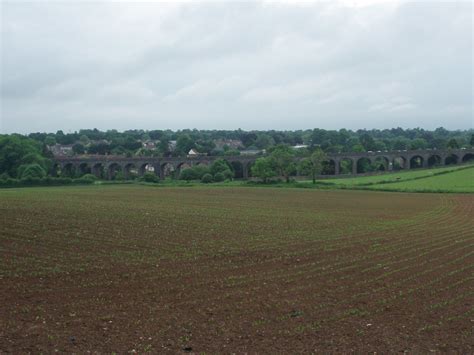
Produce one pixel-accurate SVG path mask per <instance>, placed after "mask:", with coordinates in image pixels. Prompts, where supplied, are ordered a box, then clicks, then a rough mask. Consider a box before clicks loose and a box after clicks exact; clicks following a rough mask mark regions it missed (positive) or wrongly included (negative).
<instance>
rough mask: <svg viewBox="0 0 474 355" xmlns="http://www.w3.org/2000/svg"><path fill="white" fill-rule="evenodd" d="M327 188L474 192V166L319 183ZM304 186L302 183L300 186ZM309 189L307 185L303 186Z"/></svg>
mask: <svg viewBox="0 0 474 355" xmlns="http://www.w3.org/2000/svg"><path fill="white" fill-rule="evenodd" d="M319 182H321V183H323V184H325V185H326V186H327V187H334V188H346V189H360V188H363V189H372V190H387V191H401V192H474V165H468V166H457V167H443V168H436V169H422V170H414V171H400V172H394V173H387V174H380V175H373V176H359V177H351V178H342V179H328V180H320V181H319ZM300 184H301V183H300ZM303 184H305V185H308V184H309V183H308V182H303Z"/></svg>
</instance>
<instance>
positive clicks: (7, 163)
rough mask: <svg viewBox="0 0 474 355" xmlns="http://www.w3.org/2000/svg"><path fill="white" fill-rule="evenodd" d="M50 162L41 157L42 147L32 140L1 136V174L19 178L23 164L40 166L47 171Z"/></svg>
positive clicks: (15, 136)
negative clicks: (19, 169)
mask: <svg viewBox="0 0 474 355" xmlns="http://www.w3.org/2000/svg"><path fill="white" fill-rule="evenodd" d="M48 163H49V162H48V160H47V159H45V158H44V157H43V156H42V155H41V146H40V144H39V143H37V142H35V141H34V140H32V139H29V138H24V137H21V136H18V135H9V136H0V174H1V173H7V174H8V175H9V176H11V177H18V176H19V174H18V168H19V167H20V165H22V164H38V165H40V166H41V167H42V168H43V169H44V170H47V165H48Z"/></svg>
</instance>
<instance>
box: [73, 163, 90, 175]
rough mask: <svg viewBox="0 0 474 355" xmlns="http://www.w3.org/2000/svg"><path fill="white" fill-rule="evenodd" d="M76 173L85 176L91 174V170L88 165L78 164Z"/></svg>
mask: <svg viewBox="0 0 474 355" xmlns="http://www.w3.org/2000/svg"><path fill="white" fill-rule="evenodd" d="M77 170H78V173H79V174H80V175H85V174H91V173H92V169H91V166H90V165H89V163H85V162H84V163H81V164H79V167H78V169H77Z"/></svg>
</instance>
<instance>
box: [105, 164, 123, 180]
mask: <svg viewBox="0 0 474 355" xmlns="http://www.w3.org/2000/svg"><path fill="white" fill-rule="evenodd" d="M107 178H108V179H109V180H119V179H121V178H124V176H123V168H122V166H121V165H120V164H118V163H110V164H109V165H108V166H107Z"/></svg>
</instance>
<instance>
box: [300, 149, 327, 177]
mask: <svg viewBox="0 0 474 355" xmlns="http://www.w3.org/2000/svg"><path fill="white" fill-rule="evenodd" d="M326 159H327V156H326V154H325V153H324V152H323V151H322V150H321V149H316V150H315V151H314V152H313V154H311V156H310V157H309V158H305V159H303V160H302V161H301V163H300V169H301V171H302V172H303V174H307V175H310V176H311V178H312V179H313V184H315V183H316V175H319V174H321V171H322V170H323V162H324V161H325V160H326Z"/></svg>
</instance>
